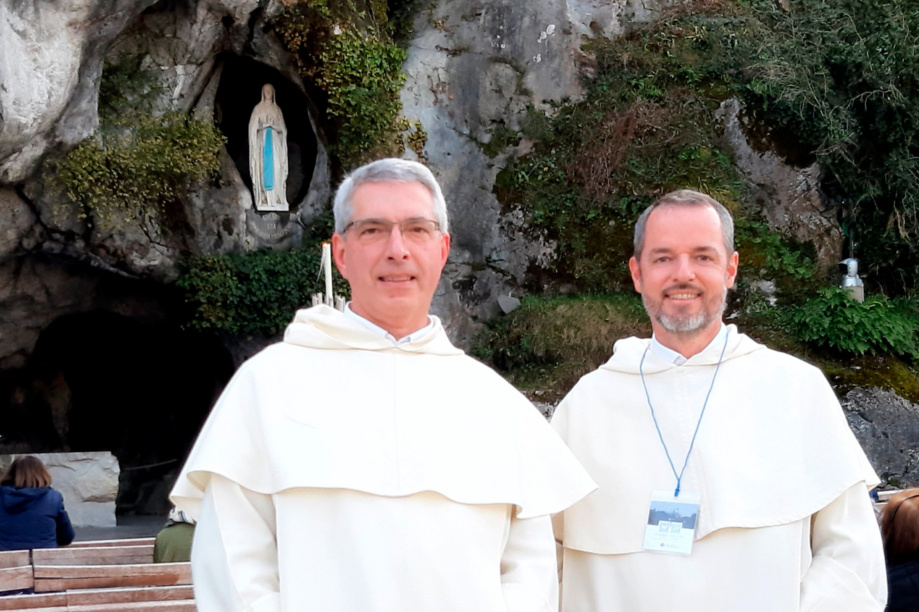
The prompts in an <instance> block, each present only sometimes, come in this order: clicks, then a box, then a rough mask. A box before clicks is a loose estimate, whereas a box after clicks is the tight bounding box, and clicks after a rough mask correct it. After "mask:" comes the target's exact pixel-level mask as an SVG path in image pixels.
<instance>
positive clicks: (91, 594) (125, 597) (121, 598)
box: [67, 584, 195, 606]
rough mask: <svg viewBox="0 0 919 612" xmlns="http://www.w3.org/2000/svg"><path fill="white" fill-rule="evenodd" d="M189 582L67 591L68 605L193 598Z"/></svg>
mask: <svg viewBox="0 0 919 612" xmlns="http://www.w3.org/2000/svg"><path fill="white" fill-rule="evenodd" d="M194 598H195V594H194V591H193V589H192V586H191V585H190V584H183V585H178V586H154V587H144V588H133V589H132V588H116V589H85V590H78V591H74V590H71V591H67V604H68V605H70V606H76V605H89V604H102V603H134V602H141V601H168V600H177V599H194Z"/></svg>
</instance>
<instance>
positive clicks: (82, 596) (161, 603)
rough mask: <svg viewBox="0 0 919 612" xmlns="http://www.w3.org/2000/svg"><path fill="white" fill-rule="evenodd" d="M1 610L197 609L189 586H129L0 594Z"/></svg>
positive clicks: (42, 611)
mask: <svg viewBox="0 0 919 612" xmlns="http://www.w3.org/2000/svg"><path fill="white" fill-rule="evenodd" d="M0 610H4V611H12V610H29V611H31V612H49V611H55V612H56V611H57V610H60V611H62V612H63V611H69V612H73V611H80V612H103V611H105V610H175V611H181V612H186V611H187V612H194V610H195V602H194V595H193V593H192V588H191V586H190V585H182V586H172V587H144V588H128V589H86V590H77V591H68V592H66V593H46V594H40V595H39V594H36V595H10V596H8V597H0Z"/></svg>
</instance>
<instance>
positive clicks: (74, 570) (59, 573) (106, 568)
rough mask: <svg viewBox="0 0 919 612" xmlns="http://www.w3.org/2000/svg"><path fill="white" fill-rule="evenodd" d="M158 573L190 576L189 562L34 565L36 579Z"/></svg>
mask: <svg viewBox="0 0 919 612" xmlns="http://www.w3.org/2000/svg"><path fill="white" fill-rule="evenodd" d="M158 575H181V576H185V575H188V576H191V563H189V562H187V561H184V562H179V563H136V564H131V565H38V564H36V565H35V578H36V579H37V578H94V577H98V576H158ZM189 584H190V583H189Z"/></svg>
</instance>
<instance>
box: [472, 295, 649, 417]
mask: <svg viewBox="0 0 919 612" xmlns="http://www.w3.org/2000/svg"><path fill="white" fill-rule="evenodd" d="M650 330H651V326H650V324H649V323H648V318H647V316H646V315H645V314H644V310H643V309H642V306H641V300H640V299H639V298H638V295H637V294H632V295H607V296H585V297H576V298H564V297H555V298H525V299H524V300H523V302H522V304H521V305H520V308H518V309H517V310H515V311H513V312H512V313H511V314H510V315H507V316H506V317H499V318H497V319H494V320H492V321H491V322H490V323H489V325H488V327H487V328H486V330H485V331H484V332H483V333H482V334H481V335H480V336H479V338H478V339H477V342H476V344H475V345H474V346H473V348H472V351H471V352H472V354H473V355H475V356H476V357H479V358H480V359H484V360H486V361H489V362H491V363H494V364H495V365H496V366H497V367H498V368H500V369H501V370H503V371H507V372H511V379H512V382H513V383H514V385H515V386H517V387H518V388H520V389H523V390H525V391H540V392H543V391H545V392H547V394H545V395H543V396H542V397H541V399H543V400H544V401H551V400H557V399H560V398H561V395H563V394H564V393H565V392H566V391H567V390H568V389H570V388H571V387H572V386H573V385H574V383H575V382H577V380H578V379H579V378H580V377H581V376H583V375H584V374H586V373H587V372H589V371H591V370H593V369H595V368H596V367H597V366H598V365H600V364H602V363H603V362H605V361H606V360H607V359H609V356H610V355H611V354H612V349H613V343H614V342H615V341H616V340H618V339H619V338H624V337H627V336H643V337H647V336H648V335H650V333H651V332H650Z"/></svg>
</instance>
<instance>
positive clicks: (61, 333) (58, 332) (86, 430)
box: [0, 309, 234, 515]
mask: <svg viewBox="0 0 919 612" xmlns="http://www.w3.org/2000/svg"><path fill="white" fill-rule="evenodd" d="M233 368H234V366H233V360H232V357H231V355H230V353H229V352H228V351H227V350H226V349H225V348H224V346H223V344H222V343H221V342H220V341H219V339H217V338H216V337H214V336H210V335H203V334H198V333H192V332H188V331H184V330H182V329H180V328H179V327H178V326H176V325H174V324H170V323H168V322H159V323H147V322H143V321H140V320H137V319H134V318H131V317H129V316H125V315H122V314H118V313H115V312H112V311H107V310H101V309H100V310H94V311H90V312H85V313H75V314H66V315H63V316H60V317H58V318H57V319H56V320H54V321H53V322H52V323H51V324H50V325H48V326H47V327H46V328H45V329H44V330H43V331H42V333H41V335H40V336H39V339H38V342H37V343H36V345H35V349H34V351H33V353H32V355H31V357H30V359H29V362H28V365H27V367H26V368H24V370H23V371H21V372H19V373H18V375H17V376H16V377H15V379H16V380H13V377H11V376H10V375H9V374H7V375H6V380H5V381H3V384H5V386H8V387H10V389H8V391H10V393H9V395H8V397H10V398H11V399H10V404H9V406H8V409H7V410H5V411H4V412H3V418H2V419H0V433H2V435H3V438H2V444H0V451H2V452H4V453H23V452H29V453H35V452H62V451H68V452H81V451H86V452H89V451H110V452H111V453H112V454H113V455H115V456H116V457H117V459H118V462H119V467H120V470H121V474H120V477H119V490H118V498H117V500H116V512H117V514H119V515H125V514H159V515H164V514H165V513H166V512H167V511H168V509H169V502H168V499H167V494H168V492H169V489H170V487H171V485H172V483H173V482H174V480H175V477H176V476H177V475H178V472H179V470H180V469H181V467H182V465H183V463H184V460H185V457H186V455H187V453H188V451H189V449H190V448H191V445H192V444H193V442H194V440H195V437H196V436H197V434H198V431H199V429H200V427H201V425H202V424H203V422H204V419H205V418H206V417H207V414H208V412H209V410H210V407H211V405H212V404H213V402H214V400H215V399H216V397H217V395H218V394H219V392H220V391H221V390H222V389H223V387H224V386H225V384H226V382H227V381H228V380H229V378H230V376H231V375H232V373H233Z"/></svg>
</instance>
